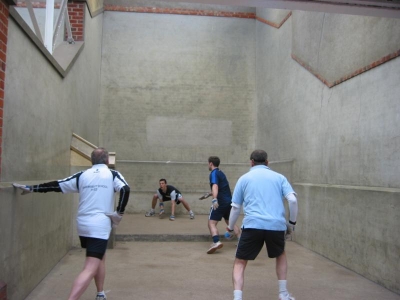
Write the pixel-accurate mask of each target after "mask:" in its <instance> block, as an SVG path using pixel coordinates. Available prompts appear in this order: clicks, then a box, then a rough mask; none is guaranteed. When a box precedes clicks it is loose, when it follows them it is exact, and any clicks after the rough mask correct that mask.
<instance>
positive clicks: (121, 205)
mask: <svg viewBox="0 0 400 300" xmlns="http://www.w3.org/2000/svg"><path fill="white" fill-rule="evenodd" d="M130 191H131V189H130V188H129V186H127V185H124V186H123V187H122V188H121V190H120V191H119V201H118V206H117V213H119V214H120V215H122V214H124V211H125V206H126V204H128V200H129V194H130Z"/></svg>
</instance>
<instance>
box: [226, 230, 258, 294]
mask: <svg viewBox="0 0 400 300" xmlns="http://www.w3.org/2000/svg"><path fill="white" fill-rule="evenodd" d="M263 231H264V230H259V229H244V230H243V231H242V234H241V237H240V240H239V243H238V247H237V249H236V255H235V262H234V264H233V273H232V280H233V289H234V291H233V295H234V299H235V300H241V299H242V291H243V286H244V270H245V268H246V265H247V261H249V260H255V259H256V258H257V256H258V254H259V253H260V251H261V249H262V248H263V247H264V235H263Z"/></svg>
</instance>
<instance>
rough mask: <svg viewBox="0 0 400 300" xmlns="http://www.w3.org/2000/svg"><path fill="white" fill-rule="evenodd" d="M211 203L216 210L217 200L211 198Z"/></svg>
mask: <svg viewBox="0 0 400 300" xmlns="http://www.w3.org/2000/svg"><path fill="white" fill-rule="evenodd" d="M211 203H212V208H213V209H214V210H216V209H217V208H218V206H219V204H218V200H217V199H215V198H214V199H212V201H211Z"/></svg>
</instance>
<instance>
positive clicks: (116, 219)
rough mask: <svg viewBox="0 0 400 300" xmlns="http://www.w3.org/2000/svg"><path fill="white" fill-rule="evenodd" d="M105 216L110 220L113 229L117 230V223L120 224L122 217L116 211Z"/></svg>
mask: <svg viewBox="0 0 400 300" xmlns="http://www.w3.org/2000/svg"><path fill="white" fill-rule="evenodd" d="M106 216H107V217H109V218H110V219H111V222H112V227H113V228H117V227H118V225H119V222H121V220H122V216H121V215H120V214H118V213H117V212H116V211H114V212H113V213H106Z"/></svg>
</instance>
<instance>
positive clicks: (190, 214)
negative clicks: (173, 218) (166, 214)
mask: <svg viewBox="0 0 400 300" xmlns="http://www.w3.org/2000/svg"><path fill="white" fill-rule="evenodd" d="M189 218H190V219H191V220H193V219H194V212H192V211H191V212H190V213H189Z"/></svg>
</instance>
